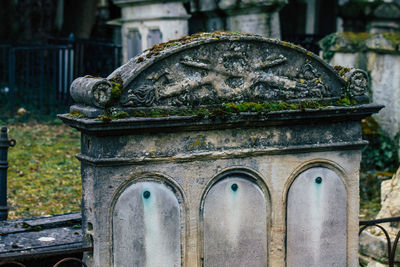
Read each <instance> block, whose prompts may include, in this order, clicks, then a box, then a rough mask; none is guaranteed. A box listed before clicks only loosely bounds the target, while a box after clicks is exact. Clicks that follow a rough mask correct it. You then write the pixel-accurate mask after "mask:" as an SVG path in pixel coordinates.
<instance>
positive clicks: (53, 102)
mask: <svg viewBox="0 0 400 267" xmlns="http://www.w3.org/2000/svg"><path fill="white" fill-rule="evenodd" d="M121 51H122V48H121V46H120V45H115V44H110V43H104V42H96V41H89V40H74V39H53V40H51V45H25V44H24V45H21V44H18V45H11V44H0V120H1V119H3V120H5V119H9V118H13V117H14V116H15V115H16V114H17V115H25V116H26V115H30V116H31V117H33V118H35V119H42V118H47V117H53V118H54V115H55V114H57V113H64V112H66V111H67V110H68V107H69V106H70V105H71V104H72V100H71V98H70V94H69V87H70V84H71V83H72V81H73V80H74V79H75V78H77V77H80V76H84V75H87V74H90V75H93V76H101V77H106V76H108V75H109V74H110V73H111V72H112V71H113V70H114V69H115V68H117V67H118V66H119V65H120V64H121V55H122V54H121ZM21 108H22V109H21Z"/></svg>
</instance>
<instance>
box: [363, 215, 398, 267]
mask: <svg viewBox="0 0 400 267" xmlns="http://www.w3.org/2000/svg"><path fill="white" fill-rule="evenodd" d="M394 222H400V217H392V218H384V219H377V220H370V221H360V231H359V232H358V235H361V234H362V232H363V231H364V230H365V229H367V228H369V227H377V228H379V229H380V230H381V231H382V232H383V234H384V235H385V238H386V245H387V247H386V250H387V258H388V265H389V267H395V266H399V265H398V264H399V263H396V262H395V256H396V249H397V245H398V243H399V238H400V231H399V232H398V233H397V235H396V237H395V239H394V240H391V239H390V236H389V233H388V232H387V230H386V229H385V228H384V227H383V226H382V225H381V224H383V223H394ZM392 242H393V243H392ZM360 266H362V267H364V265H363V264H362V263H361V262H360Z"/></svg>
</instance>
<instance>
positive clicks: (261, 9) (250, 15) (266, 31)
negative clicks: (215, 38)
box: [191, 0, 286, 39]
mask: <svg viewBox="0 0 400 267" xmlns="http://www.w3.org/2000/svg"><path fill="white" fill-rule="evenodd" d="M285 3H286V1H285V0H278V1H271V0H261V1H260V0H258V1H257V0H250V1H243V0H242V1H236V0H222V1H216V0H192V1H191V12H200V13H201V14H203V15H204V16H205V17H206V18H205V30H206V31H215V30H228V31H231V32H247V33H253V34H258V35H262V36H265V37H271V38H277V39H279V38H280V34H281V30H280V22H279V10H280V9H281V7H282V6H283V5H284V4H285Z"/></svg>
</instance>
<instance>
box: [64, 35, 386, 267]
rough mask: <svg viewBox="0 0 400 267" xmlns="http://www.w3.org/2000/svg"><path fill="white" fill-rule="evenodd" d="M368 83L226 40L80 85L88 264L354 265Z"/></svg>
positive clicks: (282, 52) (296, 55)
mask: <svg viewBox="0 0 400 267" xmlns="http://www.w3.org/2000/svg"><path fill="white" fill-rule="evenodd" d="M367 84H368V83H367V75H366V73H365V72H363V71H359V70H350V71H349V72H346V74H345V75H344V76H343V77H341V76H339V75H338V74H337V73H336V72H335V71H334V70H333V69H332V68H331V67H330V66H329V65H327V64H326V63H324V62H323V61H322V60H321V59H320V58H318V57H317V56H315V55H313V54H312V53H310V52H308V51H306V50H304V49H302V48H300V47H297V46H295V45H293V44H289V43H285V42H280V41H277V40H271V39H266V38H262V37H259V36H254V35H250V34H232V33H226V32H218V33H203V34H197V35H194V36H190V37H185V38H181V39H179V40H173V41H171V42H168V43H164V44H159V45H157V46H155V47H153V48H152V49H150V50H148V51H146V52H144V53H143V54H141V55H138V56H137V57H135V58H133V59H131V60H130V61H129V62H128V63H127V64H125V65H123V66H121V67H120V68H118V69H117V70H115V71H114V72H113V73H112V74H110V76H109V77H107V78H97V77H93V76H86V77H82V78H78V79H76V80H75V81H74V82H73V84H72V85H71V95H72V97H73V99H74V101H75V103H76V104H75V105H74V106H72V107H71V113H69V114H64V115H60V116H59V117H60V118H61V119H62V120H63V121H64V122H65V123H67V124H68V125H70V126H72V127H75V128H77V129H78V130H79V131H81V133H82V135H81V136H82V138H81V154H79V155H77V157H78V159H79V160H80V161H81V164H82V165H81V166H82V187H83V209H82V212H83V229H84V234H85V242H86V243H87V245H89V246H90V245H93V247H94V250H93V253H88V254H87V255H86V262H87V264H88V266H124V265H129V266H190V267H192V266H273V267H275V266H294V265H296V264H297V265H299V263H305V262H308V263H310V264H311V265H310V266H357V264H358V254H357V249H358V207H359V198H358V190H359V187H358V180H359V165H360V160H361V148H362V147H363V145H365V142H364V141H363V140H362V139H361V125H360V121H361V119H362V118H364V117H366V116H369V115H370V114H372V113H374V112H377V111H379V110H380V109H381V108H382V106H377V105H373V104H368V103H367V102H368V97H367V92H368V88H367ZM334 259H336V260H337V262H336V263H335V262H334Z"/></svg>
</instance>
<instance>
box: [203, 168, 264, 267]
mask: <svg viewBox="0 0 400 267" xmlns="http://www.w3.org/2000/svg"><path fill="white" fill-rule="evenodd" d="M203 218H204V266H206V267H210V266H215V267H222V266H227V267H228V266H229V267H231V266H252V267H257V266H263V267H264V266H266V265H267V205H266V200H265V196H264V193H263V192H262V190H261V189H260V188H259V187H258V185H257V184H255V183H253V182H251V181H249V180H247V179H245V178H241V177H238V176H236V175H232V176H228V177H227V178H225V179H223V180H221V181H219V182H218V183H216V184H215V185H214V186H212V187H211V189H210V191H209V192H208V194H207V195H206V198H205V200H204V209H203Z"/></svg>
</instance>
